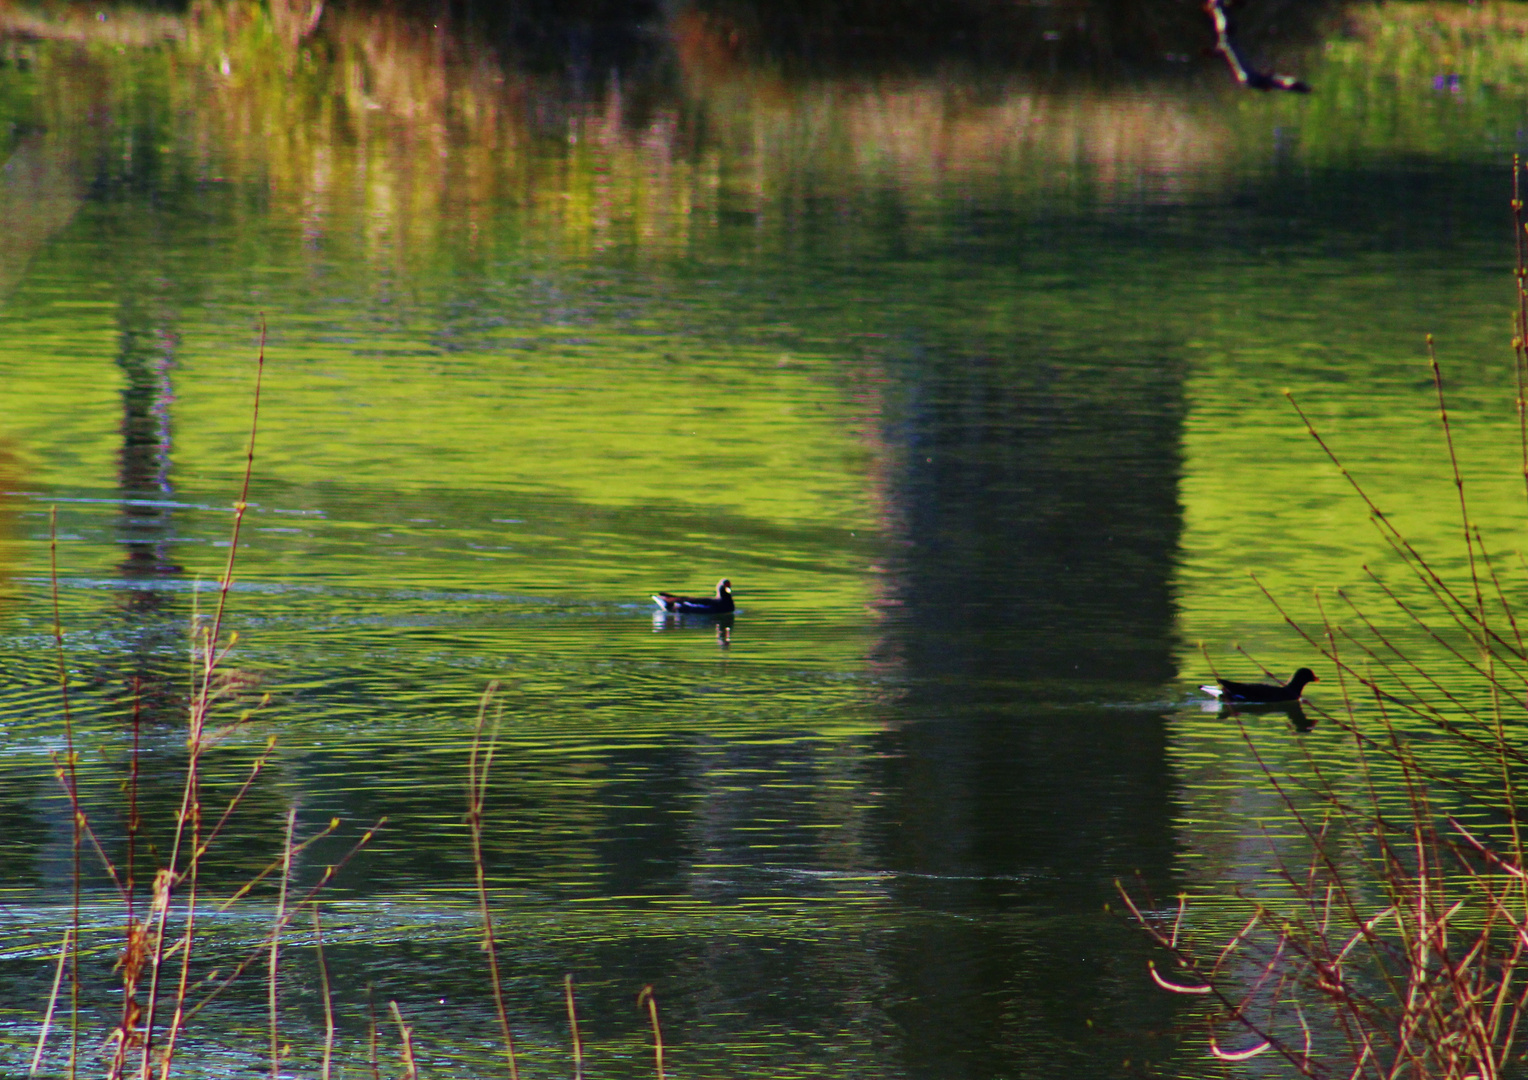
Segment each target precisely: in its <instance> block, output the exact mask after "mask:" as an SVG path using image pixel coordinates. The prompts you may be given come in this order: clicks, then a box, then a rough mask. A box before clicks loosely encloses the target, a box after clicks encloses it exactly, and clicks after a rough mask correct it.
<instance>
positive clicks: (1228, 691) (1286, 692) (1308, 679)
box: [1199, 667, 1321, 704]
mask: <svg viewBox="0 0 1528 1080" xmlns="http://www.w3.org/2000/svg"><path fill="white" fill-rule="evenodd" d="M1320 681H1321V680H1320V679H1318V678H1316V673H1315V672H1314V671H1312V670H1311V669H1310V668H1308V667H1303V668H1301V669H1300V670H1299V671H1297V672H1295V674H1294V678H1292V679H1290V680H1289V681H1288V682H1287V683H1285V684H1284V685H1283V686H1274V685H1272V684H1270V683H1244V682H1232V681H1231V680H1230V679H1220V680H1219V682H1220V685H1219V686H1201V687H1200V688H1199V689H1201V690H1203V691H1204V692H1205V693H1206V694H1209V695H1210V696H1211V697H1217V698H1219V699H1220V700H1221V701H1224V702H1228V703H1232V704H1256V703H1259V702H1272V701H1299V700H1300V694H1301V692H1302V691H1304V689H1305V684H1306V683H1313V682H1320Z"/></svg>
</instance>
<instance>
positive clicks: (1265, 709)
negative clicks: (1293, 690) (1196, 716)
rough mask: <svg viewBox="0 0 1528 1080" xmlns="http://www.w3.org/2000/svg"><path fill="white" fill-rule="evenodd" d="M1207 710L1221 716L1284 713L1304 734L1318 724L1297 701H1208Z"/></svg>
mask: <svg viewBox="0 0 1528 1080" xmlns="http://www.w3.org/2000/svg"><path fill="white" fill-rule="evenodd" d="M1203 709H1204V711H1205V712H1212V713H1214V714H1215V715H1217V716H1220V717H1233V716H1247V715H1256V714H1261V713H1282V714H1283V715H1285V716H1287V717H1288V718H1289V723H1290V725H1291V726H1293V727H1294V729H1295V730H1296V731H1298V732H1301V733H1302V734H1303V733H1304V732H1307V731H1309V730H1311V728H1313V727H1315V726H1316V721H1314V720H1312V719H1311V718H1310V717H1309V716H1307V715H1306V714H1305V707H1304V705H1302V704H1301V703H1300V702H1299V701H1298V700H1297V701H1206V702H1205V703H1204V705H1203Z"/></svg>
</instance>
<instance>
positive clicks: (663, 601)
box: [653, 578, 733, 615]
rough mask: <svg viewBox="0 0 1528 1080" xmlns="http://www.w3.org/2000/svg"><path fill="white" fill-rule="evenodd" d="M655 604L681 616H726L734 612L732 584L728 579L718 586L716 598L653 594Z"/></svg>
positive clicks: (720, 582) (722, 580) (664, 593)
mask: <svg viewBox="0 0 1528 1080" xmlns="http://www.w3.org/2000/svg"><path fill="white" fill-rule="evenodd" d="M653 602H654V603H655V604H657V605H658V606H659V607H661V608H662V609H663V610H664V611H673V612H676V613H678V614H681V615H725V614H726V613H727V612H729V611H732V610H733V603H732V582H730V581H728V580H727V579H726V578H722V579H721V581H719V582H717V584H716V595H715V596H675V595H674V594H673V593H666V592H661V593H653Z"/></svg>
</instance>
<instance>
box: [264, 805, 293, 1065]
mask: <svg viewBox="0 0 1528 1080" xmlns="http://www.w3.org/2000/svg"><path fill="white" fill-rule="evenodd" d="M295 828H297V808H296V807H295V806H294V807H291V808H289V809H288V810H287V819H286V835H285V836H284V837H283V838H282V843H281V890H280V892H279V893H278V894H277V898H276V925H275V926H273V927H272V928H271V960H270V969H269V978H268V983H267V985H268V987H269V993H268V995H267V1001H268V1004H269V1006H270V1017H271V1080H281V1039H280V1036H279V1035H278V1033H277V1004H278V994H277V991H278V976H279V974H280V970H279V969H280V966H281V930H282V927H283V926H284V925H285V924H286V902H287V886H288V884H290V882H291V880H292V830H294V829H295Z"/></svg>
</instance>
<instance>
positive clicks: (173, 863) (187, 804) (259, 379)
mask: <svg viewBox="0 0 1528 1080" xmlns="http://www.w3.org/2000/svg"><path fill="white" fill-rule="evenodd" d="M265 337H266V327H265V320H264V319H263V318H262V319H261V321H260V348H259V352H258V354H257V357H256V361H255V385H254V399H253V402H252V405H251V409H250V422H249V441H248V443H247V444H246V449H245V455H244V482H243V484H242V486H241V488H240V492H239V501H238V502H237V503H235V504H234V521H233V531H232V536H231V539H230V542H229V547H228V560H227V563H226V564H225V566H224V569H223V576H222V578H221V580H220V582H219V588H218V604H217V610H216V613H215V615H214V618H213V621H212V625H211V627H210V628H208V629H207V630H205V631H204V632H203V633H202V634H201V635H200V640H201V644H200V646H199V647H198V646H197V644H196V641H197V636H196V635H194V634H193V638H192V643H193V644H192V649H193V651H192V657H193V667H194V668H196V667H199V669H200V670H199V671H198V672H197V675H198V678H197V680H196V681H195V684H194V693H193V698H192V703H191V709H190V714H189V716H188V718H187V734H186V746H187V751H188V753H187V760H186V778H185V782H184V785H183V787H182V792H181V802H180V808H179V810H178V811H177V813H176V819H175V833H174V839H173V842H172V843H171V847H170V857H169V861H168V865H169V869H170V871H171V872H172V875H173V877H172V881H171V888H172V889H175V888H178V887H180V886H182V885H183V886H184V892H185V901H186V912H185V925H184V928H183V930H182V933H181V936H180V940H179V942H178V943H177V946H176V947H177V948H179V950H180V954H181V955H180V972H179V979H178V980H177V982H176V986H175V993H174V999H173V1004H174V1012H173V1013H172V1014H171V1017H170V1022H169V1025H168V1029H167V1031H166V1032H165V1036H164V1048H163V1050H162V1051H161V1053H160V1069H159V1074H160V1077H161V1080H167V1078H168V1077H169V1075H170V1068H171V1063H172V1061H173V1060H174V1055H175V1042H176V1039H177V1037H178V1035H179V1033H180V1030H181V1027H182V1025H183V1024H184V1023H185V1021H186V1012H185V1003H186V995H187V993H188V991H189V987H190V977H191V957H192V953H193V951H194V948H193V946H194V942H195V934H196V904H197V887H198V884H199V873H200V867H201V860H202V855H203V853H204V852H205V850H206V845H205V843H204V841H203V838H202V805H201V782H200V764H201V756H202V753H203V751H204V750H205V749H206V748H207V744H208V732H207V721H208V716H209V713H210V710H211V707H212V704H213V701H214V690H213V685H214V675H215V673H216V670H217V667H218V664H219V663H220V662H221V661H222V659H223V658H224V657H226V656H227V654H228V651H229V650H230V649H232V648H233V641H232V640H231V641H230V642H229V643H228V645H226V646H221V647H220V639H221V634H222V628H223V617H224V615H225V613H226V611H227V605H228V594H229V591H230V590H231V589H232V587H233V571H234V565H235V561H236V559H237V557H238V551H239V531H240V528H241V526H242V525H243V521H244V514H245V511H246V510H247V509H248V506H249V485H250V480H251V477H252V476H253V474H254V468H255V438H256V435H257V433H258V432H259V428H260V390H261V385H262V383H263V381H264V376H265ZM198 657H199V661H200V662H199V664H198ZM188 833H189V836H190V839H189V844H188V843H187V834H188ZM188 849H189V853H188V854H187V855H186V860H185V865H184V866H182V864H181V856H182V853H183V852H187V851H188ZM169 908H170V904H169V903H166V904H165V905H164V907H163V909H162V910H161V913H160V919H159V925H158V927H157V928H156V933H155V949H154V953H153V956H152V960H151V963H150V981H149V991H148V1005H147V1008H146V1010H145V1018H144V1030H143V1052H142V1056H141V1059H140V1066H139V1078H140V1080H148V1078H149V1073H150V1069H151V1055H152V1052H153V1047H154V1024H155V1020H156V1010H157V1008H158V1004H159V997H160V992H161V987H160V982H161V979H162V976H163V964H164V960H165V956H166V950H165V936H164V930H165V921H166V919H167V918H168V912H169Z"/></svg>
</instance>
